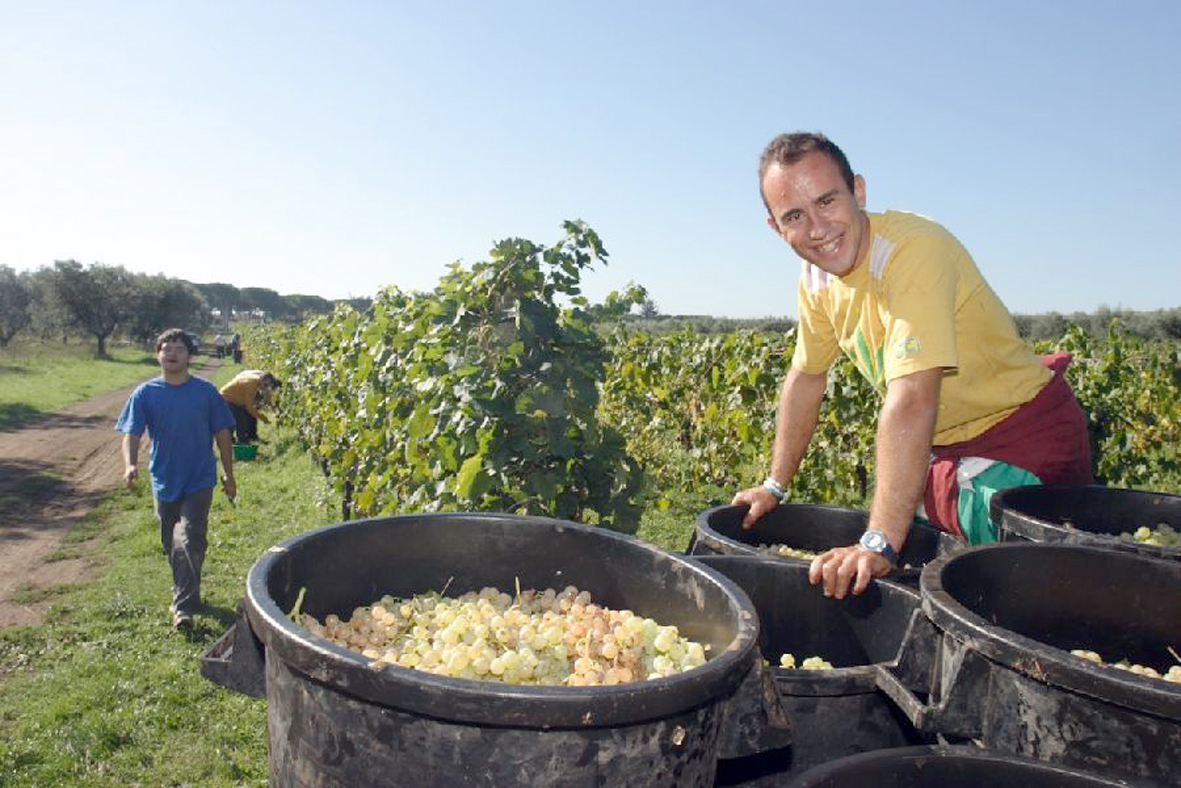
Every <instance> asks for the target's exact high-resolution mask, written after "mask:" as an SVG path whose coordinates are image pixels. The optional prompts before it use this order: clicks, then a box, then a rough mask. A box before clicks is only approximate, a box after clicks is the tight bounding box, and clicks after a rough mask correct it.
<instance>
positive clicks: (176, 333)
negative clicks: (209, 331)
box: [156, 328, 197, 356]
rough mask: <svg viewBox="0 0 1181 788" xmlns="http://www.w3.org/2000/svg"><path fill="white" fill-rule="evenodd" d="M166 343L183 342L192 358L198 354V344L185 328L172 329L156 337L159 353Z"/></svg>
mask: <svg viewBox="0 0 1181 788" xmlns="http://www.w3.org/2000/svg"><path fill="white" fill-rule="evenodd" d="M166 342H183V343H184V345H185V348H186V349H187V350H188V351H189V355H190V356H191V355H194V354H195V353H196V352H197V343H196V342H195V341H193V337H192V336H191V335H190V334H189V332H188V331H185V330H184V329H183V328H170V329H168V330H167V331H164V332H163V333H161V334H160V336H158V337H156V352H157V353H159V352H160V348H162V347H164V343H166Z"/></svg>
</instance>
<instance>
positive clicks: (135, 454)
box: [107, 432, 139, 490]
mask: <svg viewBox="0 0 1181 788" xmlns="http://www.w3.org/2000/svg"><path fill="white" fill-rule="evenodd" d="M107 445H108V446H109V445H110V444H107ZM137 462H139V436H138V435H132V434H131V433H130V432H125V433H123V481H124V482H126V483H127V489H129V490H130V489H132V488H133V487H134V486H135V480H136V479H137V478H139V468H138V467H136V463H137Z"/></svg>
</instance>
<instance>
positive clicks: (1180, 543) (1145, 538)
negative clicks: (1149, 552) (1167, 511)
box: [1119, 523, 1181, 547]
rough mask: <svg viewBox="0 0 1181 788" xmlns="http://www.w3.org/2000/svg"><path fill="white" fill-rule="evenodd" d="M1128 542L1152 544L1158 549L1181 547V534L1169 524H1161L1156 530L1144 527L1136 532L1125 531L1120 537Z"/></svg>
mask: <svg viewBox="0 0 1181 788" xmlns="http://www.w3.org/2000/svg"><path fill="white" fill-rule="evenodd" d="M1119 538H1120V539H1123V540H1124V541H1126V542H1136V543H1137V544H1150V545H1156V546H1157V547H1181V533H1178V532H1177V531H1176V530H1175V529H1174V528H1173V527H1172V526H1171V525H1169V524H1168V523H1161V524H1159V525H1158V526H1157V527H1156V528H1149V527H1148V526H1147V525H1142V526H1140V527H1139V528H1137V529H1136V530H1135V531H1131V532H1129V531H1125V532H1123V533H1122V534H1120V535H1119Z"/></svg>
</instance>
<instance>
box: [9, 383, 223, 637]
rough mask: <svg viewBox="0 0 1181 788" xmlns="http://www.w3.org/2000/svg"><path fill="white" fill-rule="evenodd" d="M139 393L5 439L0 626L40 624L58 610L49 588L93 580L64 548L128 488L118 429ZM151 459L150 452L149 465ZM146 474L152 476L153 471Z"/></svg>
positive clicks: (75, 408)
mask: <svg viewBox="0 0 1181 788" xmlns="http://www.w3.org/2000/svg"><path fill="white" fill-rule="evenodd" d="M219 363H220V362H218V361H211V362H208V363H207V364H205V365H204V366H203V367H201V368H200V369H199V370H197V374H199V375H201V376H202V377H207V376H208V375H209V374H210V373H212V372H213V371H214V370H216V369H217V367H218V365H219ZM133 388H134V386H129V387H127V388H125V389H118V390H116V391H111V392H108V393H106V394H102V395H100V396H98V397H95V398H94V399H91V400H87V401H86V402H80V403H77V404H75V405H72V406H70V407H69V408H67V409H65V410H64V411H62V412H60V413H55V414H53V415H51V416H47V417H45V418H43V419H40V420H38V421H37V422H35V423H34V424H31V425H29V426H27V427H25V428H23V429H20V430H17V431H15V432H4V433H0V628H4V627H11V626H16V625H20V624H36V623H39V622H40V621H41V620H42V617H43V616H44V615H45V611H46V610H47V609H48V608H49V604H50V603H49V601H48V600H47V599H46V598H45V597H46V594H45V593H43V592H44V590H45V589H49V588H52V587H54V586H58V585H62V584H64V583H73V582H78V581H81V580H84V579H85V578H86V576H87V571H88V569H89V562H88V561H87V560H86V558H85V557H84V555H83V556H80V557H79V556H75V557H63V556H62V555H60V554H58V547H59V546H60V545H61V542H62V537H63V536H64V535H65V534H66V533H67V532H68V531H69V530H70V529H71V528H72V527H74V526H75V525H77V524H78V523H79V522H81V521H82V519H83V518H84V517H85V516H86V515H87V513H89V512H90V510H91V509H93V508H94V506H95V505H96V504H97V503H98V502H99V501H100V500H101V499H102V498H103V496H105V495H106V494H107V493H109V492H111V490H113V489H115V488H116V487H118V485H119V484H121V483H122V478H123V461H122V459H120V440H119V435H118V434H117V433H116V432H115V430H114V426H115V420H116V418H118V416H119V410H120V409H121V408H122V407H123V403H124V402H125V401H126V400H127V397H128V395H129V394H130V393H131V390H132V389H133ZM146 456H147V451H146V446H145V447H144V448H142V449H141V450H140V459H141V463H142V462H143V461H144V458H145V457H146ZM141 476H142V477H143V478H145V479H146V478H147V471H146V468H145V469H143V470H142V471H141ZM62 552H63V553H64V554H65V555H66V556H68V555H69V553H70V552H75V551H68V552H67V551H62ZM80 552H83V553H84V551H80Z"/></svg>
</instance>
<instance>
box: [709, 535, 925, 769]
mask: <svg viewBox="0 0 1181 788" xmlns="http://www.w3.org/2000/svg"><path fill="white" fill-rule="evenodd" d="M695 559H696V560H698V561H700V562H701V563H703V564H705V565H706V566H709V567H712V568H714V569H716V570H718V571H719V572H721V573H722V574H724V575H726V576H727V577H729V578H730V579H732V580H733V581H734V582H736V583H737V584H738V585H739V587H741V588H742V589H743V590H744V591H746V593H747V595H748V596H749V597H750V598H751V600H752V601H753V602H754V605H755V609H756V610H757V611H758V614H759V649H760V650H761V652H762V654H763V656H764V657H765V658H766V659H767V660H768V661H769V662H770V665H771V667H769V668H768V671H769V672H770V673H771V674H772V676H773V677H774V679H775V688H776V691H777V693H778V697H779V701H780V704H781V706H782V708H783V711H784V713H785V714H786V715H787V717H788V718H789V719H790V720H791V730H792V741H791V743H790V744H789V745H787V746H783V747H780V748H776V749H768V750H766V751H764V752H762V753H758V754H755V755H750V756H746V757H742V758H723V759H722V760H721V761H719V763H718V782H717V784H718V785H719V786H725V785H773V784H775V780H777V779H779V777H781V776H782V775H784V774H788V773H791V772H794V771H798V770H801V769H807V768H809V767H811V766H813V765H815V764H818V763H824V762H825V761H829V760H832V759H834V758H840V757H842V756H845V755H850V754H852V753H858V752H863V751H865V750H872V749H879V748H882V747H899V746H903V745H907V744H916V743H919V742H922V741H926V740H927V739H926V738H925V737H924V736H922V735H921V734H919V733H918V732H917V731H916V730H915V728H914V726H913V725H911V723H910V721H909V720H907V719H906V717H905V716H904V715H903V714H901V713H900V712H899V711H898V709H897V707H896V706H895V705H894V703H893V701H891V700H890V698H889V697H888V696H887V695H886V694H885V693H883V692H881V691H880V690H879V689H878V687H877V669H876V667H875V666H876V665H879V664H888V665H890V666H891V667H892V668H894V669H895V670H904V669H905V666H903V665H902V664H901V662H902V660H903V657H904V655H903V654H902V653H901V651H902V645H903V643H904V642H905V641H906V640H907V638H908V635H909V630H910V628H911V627H913V626H920V627H921V626H924V625H926V626H929V624H928V623H927V622H926V619H925V618H924V617H923V615H922V611H921V610H920V609H919V607H920V606H919V595H918V592H916V591H914V590H912V589H910V588H908V587H906V586H903V585H900V584H898V583H893V582H889V581H883V582H877V583H872V584H870V586H869V588H868V589H866V591H865V593H863V594H861V595H859V596H850V597H848V598H846V599H843V600H838V599H833V598H830V597H825V596H824V594H823V593H822V591H821V590H820V588H819V587H817V586H813V585H811V584H809V583H808V567H807V565H806V564H803V563H801V562H795V561H784V560H782V559H780V558H774V557H770V556H754V555H711V556H695ZM785 652H787V653H791V654H792V655H794V656H795V658H796V662H797V664H799V663H800V662H802V661H803V659H804V658H805V657H809V656H820V657H823V658H825V659H827V660H828V661H829V662H830V663H832V665H833V670H801V669H785V668H780V667H778V664H779V657H780V655H781V654H783V653H785Z"/></svg>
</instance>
